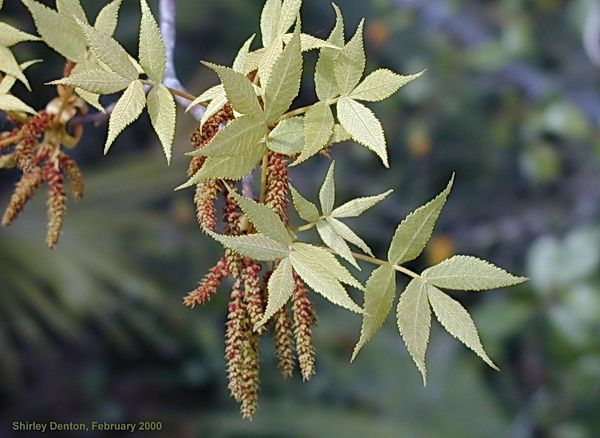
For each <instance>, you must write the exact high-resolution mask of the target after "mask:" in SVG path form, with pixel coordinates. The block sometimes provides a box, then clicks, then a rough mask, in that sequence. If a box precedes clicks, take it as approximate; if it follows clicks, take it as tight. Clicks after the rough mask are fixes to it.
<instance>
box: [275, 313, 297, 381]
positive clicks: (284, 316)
mask: <svg viewBox="0 0 600 438" xmlns="http://www.w3.org/2000/svg"><path fill="white" fill-rule="evenodd" d="M273 321H274V323H275V326H274V337H275V355H276V356H277V361H278V367H279V371H280V372H281V374H283V376H284V377H286V378H290V377H292V376H293V375H294V346H293V342H292V321H291V319H290V315H289V313H288V311H287V309H286V307H285V306H284V307H282V308H281V309H279V311H278V312H277V313H276V314H275V315H274V316H273Z"/></svg>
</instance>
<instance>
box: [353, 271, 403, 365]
mask: <svg viewBox="0 0 600 438" xmlns="http://www.w3.org/2000/svg"><path fill="white" fill-rule="evenodd" d="M395 295H396V272H395V271H394V268H393V267H392V265H390V264H389V263H386V264H385V265H383V266H380V267H379V268H377V269H376V270H375V271H373V273H372V274H371V276H370V277H369V280H368V281H367V287H366V290H365V305H364V314H363V323H362V328H361V330H360V339H359V340H358V343H357V344H356V347H354V352H353V353H352V359H350V361H351V362H352V361H354V359H356V356H357V355H358V353H359V352H360V350H361V349H362V348H363V347H364V346H365V345H367V343H368V342H369V341H370V340H371V339H373V336H375V333H377V331H378V330H379V329H380V328H381V326H382V325H383V323H384V322H385V320H386V319H387V317H388V315H389V313H390V310H391V309H392V304H393V302H394V297H395Z"/></svg>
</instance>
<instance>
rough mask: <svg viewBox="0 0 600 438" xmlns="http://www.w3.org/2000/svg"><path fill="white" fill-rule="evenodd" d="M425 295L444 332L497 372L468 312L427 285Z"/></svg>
mask: <svg viewBox="0 0 600 438" xmlns="http://www.w3.org/2000/svg"><path fill="white" fill-rule="evenodd" d="M427 295H428V296H429V303H430V304H431V307H432V308H433V312H434V313H435V316H436V317H437V319H438V321H440V323H441V324H442V326H443V327H444V328H445V329H446V331H447V332H448V333H450V334H451V335H452V336H454V337H455V338H456V339H458V340H459V341H460V342H462V343H463V344H465V345H466V346H467V347H469V348H470V349H471V350H473V351H474V352H475V353H476V354H477V355H478V356H479V357H481V358H482V359H483V361H484V362H485V363H487V364H488V365H489V366H490V367H492V368H494V369H495V370H498V367H497V366H496V365H495V364H494V362H492V360H491V359H490V358H489V356H488V355H487V353H486V352H485V350H484V349H483V345H481V341H480V339H479V334H478V333H477V327H475V323H474V322H473V320H472V319H471V316H470V315H469V312H467V310H466V309H465V308H464V307H463V306H462V305H461V304H460V303H459V302H458V301H455V300H454V299H452V298H450V297H449V296H448V295H446V294H445V293H443V292H442V291H440V290H439V289H437V288H435V287H433V286H431V285H427Z"/></svg>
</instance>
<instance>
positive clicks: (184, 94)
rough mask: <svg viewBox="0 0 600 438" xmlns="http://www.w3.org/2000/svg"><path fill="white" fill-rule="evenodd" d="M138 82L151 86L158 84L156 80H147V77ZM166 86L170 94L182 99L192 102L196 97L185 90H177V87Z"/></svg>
mask: <svg viewBox="0 0 600 438" xmlns="http://www.w3.org/2000/svg"><path fill="white" fill-rule="evenodd" d="M140 82H141V83H142V84H145V85H150V86H151V87H154V86H155V85H159V84H158V83H157V82H154V81H149V80H148V79H141V80H140ZM166 88H167V90H169V92H170V93H171V94H172V95H174V96H179V97H182V98H184V99H187V100H189V101H190V102H193V101H194V100H195V99H196V96H194V95H192V94H190V93H188V92H187V91H182V90H177V89H175V88H171V87H166Z"/></svg>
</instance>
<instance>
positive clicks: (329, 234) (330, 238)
mask: <svg viewBox="0 0 600 438" xmlns="http://www.w3.org/2000/svg"><path fill="white" fill-rule="evenodd" d="M317 232H318V233H319V236H321V240H323V243H325V245H327V246H328V247H329V248H331V249H332V250H333V251H334V252H335V253H336V254H337V255H339V256H340V257H341V258H343V259H344V260H346V261H348V262H349V263H350V264H351V265H352V266H354V267H355V268H356V269H358V270H359V271H360V266H358V263H357V262H356V259H355V258H354V256H353V255H352V251H350V247H349V246H348V244H347V243H346V242H345V241H344V239H342V238H341V237H340V235H339V234H338V233H336V231H335V229H334V228H333V227H332V226H331V224H329V222H327V221H326V220H324V219H322V220H320V221H319V222H317Z"/></svg>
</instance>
